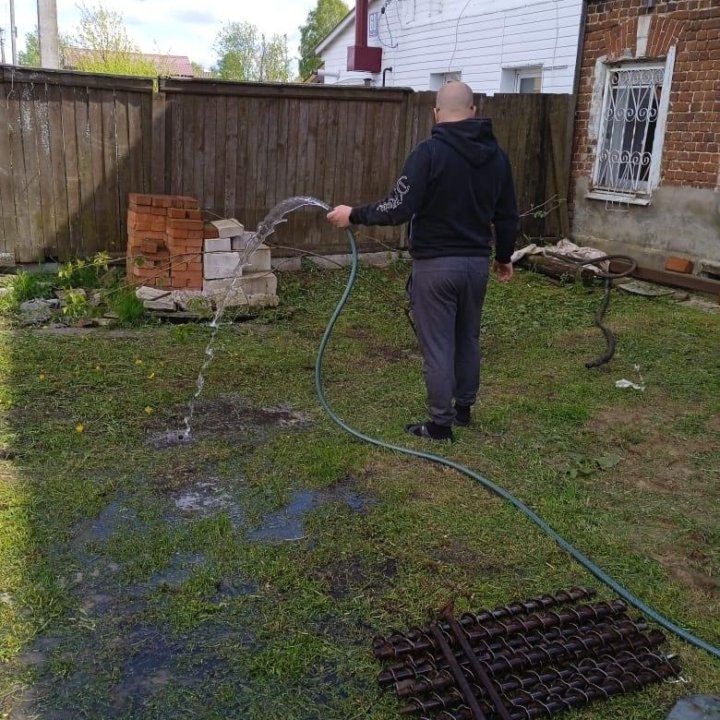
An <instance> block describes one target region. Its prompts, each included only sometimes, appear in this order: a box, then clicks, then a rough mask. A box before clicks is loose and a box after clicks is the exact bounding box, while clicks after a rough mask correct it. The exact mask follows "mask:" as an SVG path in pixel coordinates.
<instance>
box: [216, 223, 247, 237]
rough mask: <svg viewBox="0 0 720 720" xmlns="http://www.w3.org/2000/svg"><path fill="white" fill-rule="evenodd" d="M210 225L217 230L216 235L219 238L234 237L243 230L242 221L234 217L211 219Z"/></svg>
mask: <svg viewBox="0 0 720 720" xmlns="http://www.w3.org/2000/svg"><path fill="white" fill-rule="evenodd" d="M212 225H213V227H215V229H216V230H217V231H218V237H220V238H231V237H235V236H236V235H241V234H242V233H243V232H244V231H245V227H244V226H243V225H242V223H239V222H238V221H237V220H236V219H235V218H230V219H229V220H213V222H212Z"/></svg>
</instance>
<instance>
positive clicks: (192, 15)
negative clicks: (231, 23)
mask: <svg viewBox="0 0 720 720" xmlns="http://www.w3.org/2000/svg"><path fill="white" fill-rule="evenodd" d="M170 18H171V19H172V20H177V21H178V22H181V23H193V24H195V25H214V24H216V23H217V22H219V20H218V18H216V17H215V15H213V14H212V13H211V12H205V11H203V10H193V9H191V8H188V9H187V10H174V11H173V12H171V13H170Z"/></svg>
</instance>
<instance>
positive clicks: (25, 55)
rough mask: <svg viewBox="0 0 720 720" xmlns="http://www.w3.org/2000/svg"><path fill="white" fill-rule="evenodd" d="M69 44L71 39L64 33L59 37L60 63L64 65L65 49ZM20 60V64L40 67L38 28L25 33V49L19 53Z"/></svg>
mask: <svg viewBox="0 0 720 720" xmlns="http://www.w3.org/2000/svg"><path fill="white" fill-rule="evenodd" d="M68 45H69V40H68V38H67V37H65V36H64V35H63V34H62V33H61V34H60V37H59V38H58V50H59V52H60V65H61V66H62V65H63V62H64V56H65V49H66V48H67V47H68ZM18 62H19V63H20V65H25V66H27V67H40V41H39V40H38V31H37V28H36V29H35V30H33V31H32V32H29V33H26V35H25V50H21V51H20V53H19V54H18Z"/></svg>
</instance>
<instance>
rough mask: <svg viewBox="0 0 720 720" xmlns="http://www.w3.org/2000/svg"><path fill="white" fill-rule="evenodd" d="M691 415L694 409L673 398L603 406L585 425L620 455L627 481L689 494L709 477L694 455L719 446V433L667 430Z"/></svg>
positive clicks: (662, 491) (650, 487)
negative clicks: (685, 434) (679, 433)
mask: <svg viewBox="0 0 720 720" xmlns="http://www.w3.org/2000/svg"><path fill="white" fill-rule="evenodd" d="M691 415H692V410H689V409H688V408H687V407H683V406H678V405H675V404H672V403H670V402H658V401H653V402H652V404H648V405H646V406H642V407H634V408H626V407H622V406H618V407H614V408H611V409H607V410H603V411H601V412H600V413H598V414H597V415H596V416H595V417H594V418H593V419H591V420H590V421H589V422H588V423H587V425H586V429H587V430H589V431H590V432H591V433H593V434H594V435H596V436H597V437H598V438H601V439H602V441H603V445H606V446H607V445H613V446H615V447H616V448H617V449H618V450H619V452H620V453H621V454H622V464H621V465H620V466H619V471H620V475H621V477H622V480H623V482H625V483H626V484H630V485H634V486H635V487H637V488H640V489H641V490H650V491H653V492H657V493H677V492H691V491H692V488H694V487H699V488H704V487H705V485H706V480H707V478H706V476H705V475H704V473H703V472H702V470H701V469H699V468H698V467H697V466H696V464H695V461H694V458H695V457H696V456H698V455H702V454H703V453H708V452H711V451H714V450H716V449H717V437H715V438H713V437H712V435H713V433H712V431H710V428H708V431H709V432H708V433H707V434H702V435H695V436H692V437H679V436H677V437H672V435H671V434H670V433H669V428H670V426H671V425H672V424H674V423H675V422H676V421H678V420H680V419H682V418H684V417H689V416H691Z"/></svg>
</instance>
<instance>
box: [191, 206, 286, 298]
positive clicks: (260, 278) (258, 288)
mask: <svg viewBox="0 0 720 720" xmlns="http://www.w3.org/2000/svg"><path fill="white" fill-rule="evenodd" d="M211 225H212V228H213V230H212V231H210V234H209V233H208V232H206V235H205V244H204V247H203V250H204V253H203V258H204V281H203V292H204V294H205V295H207V296H208V297H210V298H212V299H213V300H214V301H215V302H216V303H217V302H219V301H220V300H222V299H223V298H224V297H225V295H226V294H227V293H228V291H229V290H230V288H231V287H232V288H233V292H232V293H231V296H230V297H229V298H228V304H229V305H277V302H278V299H277V277H276V276H275V275H274V274H273V272H272V268H271V264H270V260H271V257H270V253H271V251H270V248H269V247H267V245H261V246H260V247H258V248H256V249H255V250H254V252H252V253H250V254H249V255H248V254H247V246H248V243H249V242H250V240H251V239H252V238H253V233H251V232H247V231H246V230H245V228H244V227H243V226H242V225H241V224H240V223H239V222H238V221H237V220H217V221H215V222H213V223H212V224H211ZM210 235H212V236H214V237H211V236H210ZM240 263H242V264H243V267H240ZM236 275H238V276H240V277H239V279H237V280H236ZM233 281H235V284H234V285H233Z"/></svg>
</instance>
